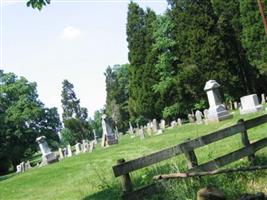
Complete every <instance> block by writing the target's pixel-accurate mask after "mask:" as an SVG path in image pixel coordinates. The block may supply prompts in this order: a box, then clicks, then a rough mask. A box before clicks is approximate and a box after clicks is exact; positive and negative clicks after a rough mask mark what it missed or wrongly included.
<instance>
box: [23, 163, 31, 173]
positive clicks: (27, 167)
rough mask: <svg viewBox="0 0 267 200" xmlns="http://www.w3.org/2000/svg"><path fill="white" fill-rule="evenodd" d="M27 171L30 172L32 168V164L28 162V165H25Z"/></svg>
mask: <svg viewBox="0 0 267 200" xmlns="http://www.w3.org/2000/svg"><path fill="white" fill-rule="evenodd" d="M24 166H25V171H27V170H29V169H31V168H32V166H31V164H30V161H29V160H28V161H27V162H26V163H25V165H24Z"/></svg>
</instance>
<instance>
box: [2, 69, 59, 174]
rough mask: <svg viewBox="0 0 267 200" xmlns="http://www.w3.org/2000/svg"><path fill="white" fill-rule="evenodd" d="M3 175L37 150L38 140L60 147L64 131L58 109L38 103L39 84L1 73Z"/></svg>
mask: <svg viewBox="0 0 267 200" xmlns="http://www.w3.org/2000/svg"><path fill="white" fill-rule="evenodd" d="M0 94H1V95H0V107H1V110H0V126H1V128H0V174H1V173H6V172H7V171H8V169H9V167H10V166H13V168H14V169H15V167H16V165H17V164H19V163H20V162H21V161H23V160H25V159H27V158H28V157H29V156H31V155H32V154H33V153H34V152H36V150H37V147H38V145H37V143H36V142H35V140H36V138H37V137H39V136H41V135H44V136H46V137H47V139H48V143H49V145H50V146H51V147H57V146H58V142H59V138H58V135H57V132H58V131H59V129H60V127H61V123H60V119H59V115H58V112H57V109H56V108H45V107H44V105H43V103H42V102H41V101H40V100H39V99H38V94H37V90H36V83H30V82H28V81H27V79H25V78H24V77H17V76H16V75H14V74H12V73H4V72H3V71H0Z"/></svg>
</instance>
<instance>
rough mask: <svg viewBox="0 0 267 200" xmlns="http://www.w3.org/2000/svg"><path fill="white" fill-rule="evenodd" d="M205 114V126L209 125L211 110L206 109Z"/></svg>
mask: <svg viewBox="0 0 267 200" xmlns="http://www.w3.org/2000/svg"><path fill="white" fill-rule="evenodd" d="M203 113H204V122H205V124H208V116H209V110H208V109H205V110H204V111H203Z"/></svg>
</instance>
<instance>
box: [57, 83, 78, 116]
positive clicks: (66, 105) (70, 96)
mask: <svg viewBox="0 0 267 200" xmlns="http://www.w3.org/2000/svg"><path fill="white" fill-rule="evenodd" d="M62 85H63V86H62V88H63V89H62V93H61V97H62V99H61V103H62V108H63V114H62V118H63V120H66V119H70V118H75V117H80V115H81V107H80V100H79V99H77V97H76V94H75V92H74V90H73V89H74V86H73V84H72V83H70V82H69V81H68V80H64V81H63V82H62Z"/></svg>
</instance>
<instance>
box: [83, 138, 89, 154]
mask: <svg viewBox="0 0 267 200" xmlns="http://www.w3.org/2000/svg"><path fill="white" fill-rule="evenodd" d="M82 142H83V143H82V151H83V153H85V152H87V151H89V144H88V141H87V140H83V141H82Z"/></svg>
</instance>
